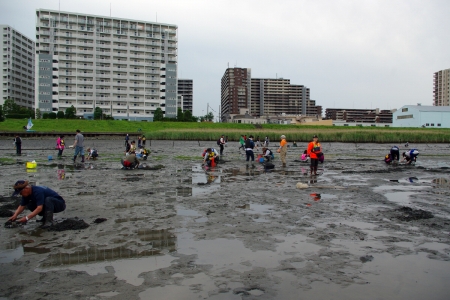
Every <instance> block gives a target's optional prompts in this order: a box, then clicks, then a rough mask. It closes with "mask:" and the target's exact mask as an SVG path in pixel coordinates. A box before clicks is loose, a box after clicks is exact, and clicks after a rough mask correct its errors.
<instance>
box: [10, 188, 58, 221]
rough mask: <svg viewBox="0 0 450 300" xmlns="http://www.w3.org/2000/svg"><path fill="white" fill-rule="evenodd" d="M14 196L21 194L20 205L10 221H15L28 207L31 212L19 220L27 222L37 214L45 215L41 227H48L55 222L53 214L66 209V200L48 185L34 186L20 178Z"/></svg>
mask: <svg viewBox="0 0 450 300" xmlns="http://www.w3.org/2000/svg"><path fill="white" fill-rule="evenodd" d="M13 188H14V193H13V194H12V195H13V196H17V195H19V194H20V195H21V196H22V200H21V201H20V204H19V207H18V208H17V209H16V212H15V213H14V215H13V216H12V217H11V218H9V219H8V221H15V220H16V219H17V217H18V216H19V214H20V213H21V212H23V211H24V210H25V208H26V207H28V209H29V210H30V211H31V213H30V214H28V215H26V216H25V217H22V218H20V219H19V222H21V223H26V222H27V221H29V220H30V219H32V218H34V217H35V216H36V215H40V216H43V218H42V220H40V221H42V222H44V224H43V225H42V226H41V228H48V227H50V226H51V225H52V224H53V214H54V213H59V212H62V211H64V210H65V209H66V202H65V201H64V199H63V197H61V196H60V195H59V194H58V193H57V192H55V191H54V190H52V189H50V188H48V187H46V186H32V185H30V184H29V183H28V181H26V180H18V181H17V182H16V183H15V184H14V186H13Z"/></svg>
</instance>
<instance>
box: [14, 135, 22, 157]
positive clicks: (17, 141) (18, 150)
mask: <svg viewBox="0 0 450 300" xmlns="http://www.w3.org/2000/svg"><path fill="white" fill-rule="evenodd" d="M14 145H15V146H16V154H17V155H22V139H21V138H20V136H19V135H18V134H17V135H16V137H15V138H14Z"/></svg>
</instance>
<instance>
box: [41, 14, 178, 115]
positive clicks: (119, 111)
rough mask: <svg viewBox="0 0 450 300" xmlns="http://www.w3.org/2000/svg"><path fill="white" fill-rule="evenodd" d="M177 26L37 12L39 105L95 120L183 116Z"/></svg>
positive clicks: (83, 15) (44, 109) (42, 109)
mask: <svg viewBox="0 0 450 300" xmlns="http://www.w3.org/2000/svg"><path fill="white" fill-rule="evenodd" d="M177 30H178V28H177V26H176V25H171V24H162V23H154V22H146V21H137V20H128V19H121V18H113V17H105V16H95V15H86V14H78V13H71V12H60V11H53V10H43V9H38V10H37V11H36V60H37V61H36V63H37V66H38V76H37V93H36V98H37V102H38V107H39V108H40V109H41V111H42V112H51V111H54V112H56V111H65V110H66V109H67V108H69V107H71V106H72V105H73V106H74V107H75V108H76V110H77V113H76V114H77V116H83V117H85V118H92V116H93V112H94V109H95V108H96V107H100V108H101V109H102V110H103V113H104V114H106V115H111V116H112V117H114V118H115V119H128V120H149V121H150V120H153V115H154V112H155V110H156V109H157V108H161V109H162V110H163V111H164V113H165V116H166V117H176V114H177V101H178V100H177V43H178V42H177Z"/></svg>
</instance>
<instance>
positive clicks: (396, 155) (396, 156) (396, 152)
mask: <svg viewBox="0 0 450 300" xmlns="http://www.w3.org/2000/svg"><path fill="white" fill-rule="evenodd" d="M390 153H391V159H392V160H396V161H397V162H398V161H399V160H400V149H399V148H398V147H397V146H394V147H392V148H391V151H390Z"/></svg>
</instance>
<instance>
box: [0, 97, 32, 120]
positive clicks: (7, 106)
mask: <svg viewBox="0 0 450 300" xmlns="http://www.w3.org/2000/svg"><path fill="white" fill-rule="evenodd" d="M8 118H9V119H28V118H32V119H34V110H32V109H31V108H26V107H23V106H20V105H17V104H16V103H15V102H14V100H12V99H6V100H5V103H3V105H2V108H1V109H0V121H4V120H5V119H8Z"/></svg>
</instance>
